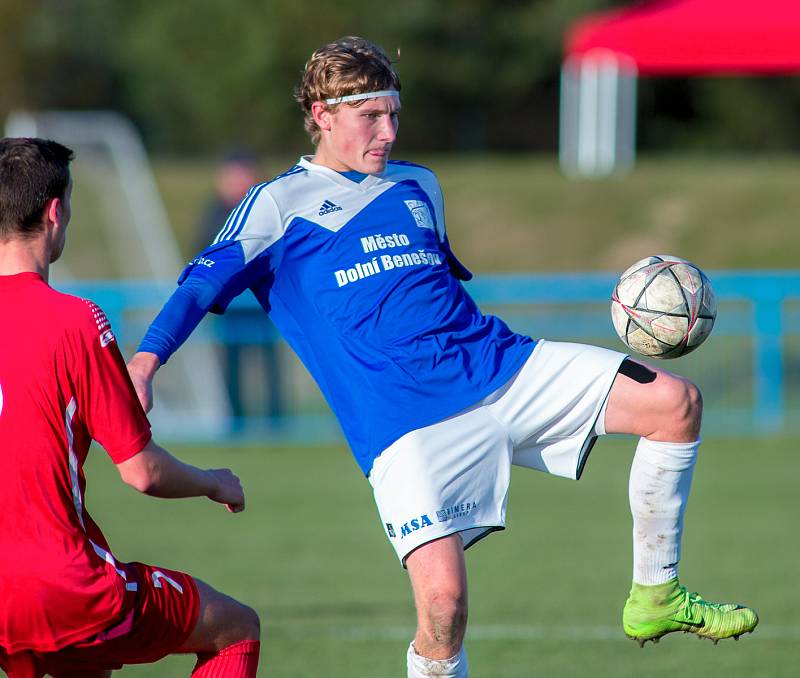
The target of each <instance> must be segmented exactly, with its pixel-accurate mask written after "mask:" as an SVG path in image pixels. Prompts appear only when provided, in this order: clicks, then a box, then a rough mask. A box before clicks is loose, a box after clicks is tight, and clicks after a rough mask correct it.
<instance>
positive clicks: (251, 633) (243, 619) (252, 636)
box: [237, 605, 261, 640]
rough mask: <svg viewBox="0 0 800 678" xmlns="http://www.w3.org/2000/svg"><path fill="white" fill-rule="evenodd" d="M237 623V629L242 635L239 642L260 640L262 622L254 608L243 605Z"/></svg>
mask: <svg viewBox="0 0 800 678" xmlns="http://www.w3.org/2000/svg"><path fill="white" fill-rule="evenodd" d="M237 621H238V623H237V629H238V632H239V634H240V635H241V637H240V638H239V640H258V639H259V638H260V637H261V620H260V619H259V617H258V613H257V612H256V611H255V610H254V609H253V608H252V607H248V606H247V605H242V606H241V610H240V612H239V614H238V620H237Z"/></svg>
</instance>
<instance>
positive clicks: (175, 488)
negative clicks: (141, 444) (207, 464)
mask: <svg viewBox="0 0 800 678" xmlns="http://www.w3.org/2000/svg"><path fill="white" fill-rule="evenodd" d="M117 468H118V469H119V472H120V475H121V476H122V479H123V480H124V481H125V482H126V483H127V484H129V485H131V486H132V487H133V488H135V489H136V490H138V491H139V492H142V493H143V494H148V495H150V496H153V497H162V498H166V499H177V498H181V497H208V496H211V495H212V494H213V493H214V492H215V490H216V483H215V480H214V477H213V475H212V474H210V473H209V472H208V471H204V470H203V469H200V468H197V467H196V466H191V465H190V464H185V463H184V462H182V461H180V460H179V459H177V458H175V457H173V456H172V455H171V454H170V453H169V452H167V451H166V450H164V449H163V448H161V447H159V446H158V445H156V444H155V443H154V442H152V441H151V442H150V443H148V444H147V446H146V447H145V448H144V449H143V450H142V451H141V452H139V454H137V455H135V456H134V457H132V458H131V459H129V460H127V461H125V462H122V463H121V464H118V466H117Z"/></svg>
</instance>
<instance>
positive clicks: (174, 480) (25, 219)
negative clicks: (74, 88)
mask: <svg viewBox="0 0 800 678" xmlns="http://www.w3.org/2000/svg"><path fill="white" fill-rule="evenodd" d="M72 157H73V153H72V151H71V150H69V149H68V148H65V147H64V146H62V145H60V144H58V143H56V142H53V141H47V140H42V139H2V140H0V467H2V469H3V471H2V473H0V668H2V669H3V670H5V671H6V673H7V674H8V675H9V676H10V677H11V678H39V677H40V676H44V675H45V674H48V675H52V676H56V677H57V678H68V677H71V676H82V677H83V678H100V677H101V676H102V677H105V676H110V674H111V671H112V670H113V669H117V668H120V667H121V666H122V665H123V664H132V663H149V662H154V661H157V660H159V659H161V658H162V657H164V656H166V655H168V654H172V653H195V654H197V655H198V661H197V664H196V665H195V667H194V670H193V672H192V676H195V677H196V678H203V677H207V678H211V677H212V676H213V677H214V678H217V677H219V678H226V677H231V678H233V677H240V676H242V677H251V676H255V675H256V667H257V664H258V653H259V640H258V639H259V621H258V617H257V615H256V613H255V612H254V611H253V610H252V609H250V608H249V607H247V606H245V605H242V604H241V603H239V602H237V601H235V600H234V599H232V598H230V597H228V596H226V595H224V594H222V593H220V592H218V591H216V590H214V589H213V588H211V587H210V586H208V585H207V584H204V583H203V582H201V581H199V580H197V579H194V578H193V577H191V576H190V575H188V574H185V573H183V572H177V571H174V570H168V569H165V568H161V567H154V566H151V565H145V564H142V563H135V562H131V563H122V562H119V561H118V560H116V558H115V557H114V556H113V555H112V551H111V548H110V547H109V545H108V543H107V542H106V539H105V537H103V534H102V532H101V531H100V529H99V528H98V526H97V524H96V523H95V522H94V521H93V520H92V518H91V517H90V516H89V514H88V513H87V512H86V509H85V507H84V505H83V497H84V491H85V486H86V480H85V477H84V474H83V464H84V462H85V460H86V456H87V454H88V452H89V444H90V443H91V441H92V440H95V441H97V442H98V443H100V444H101V445H102V446H103V447H104V448H105V450H106V452H107V453H108V454H109V456H110V457H111V459H112V460H113V461H114V463H115V464H116V466H117V469H118V471H119V473H120V476H121V478H122V480H123V481H124V482H126V483H127V484H129V485H131V486H132V487H134V488H135V489H137V490H139V491H140V492H144V493H145V494H149V495H152V496H156V497H193V496H206V497H208V498H209V499H211V500H213V501H216V502H219V503H222V504H225V505H226V506H227V507H228V509H229V510H230V511H232V512H238V511H241V510H243V509H244V493H243V491H242V487H241V484H240V482H239V479H238V478H237V477H236V476H235V475H234V474H233V473H232V472H231V471H230V470H229V469H208V470H203V469H200V468H196V467H194V466H189V465H187V464H184V463H182V462H181V461H179V460H178V459H176V458H175V457H173V456H171V455H170V454H169V453H168V452H166V451H165V450H163V449H162V448H160V447H159V446H158V445H156V444H155V443H154V442H153V441H152V439H151V434H150V425H149V423H148V421H147V418H146V416H145V414H144V411H143V410H142V408H141V406H140V405H139V401H138V399H137V397H136V393H135V391H134V389H133V386H132V385H131V383H130V380H129V378H128V375H127V372H126V369H125V363H124V361H123V359H122V356H121V354H120V351H119V349H118V347H117V344H116V341H115V339H114V334H113V332H112V330H111V328H110V326H109V323H108V320H107V319H106V317H105V315H104V314H103V312H102V311H101V310H100V309H99V308H98V307H97V306H95V305H94V304H93V303H91V302H89V301H86V300H83V299H78V298H76V297H72V296H69V295H65V294H60V293H59V292H56V291H55V290H53V289H52V288H51V287H50V286H49V285H48V282H47V281H48V272H49V265H50V264H51V263H52V262H54V261H55V260H56V259H58V257H59V256H60V255H61V252H62V250H63V248H64V242H65V236H66V229H67V224H68V222H69V219H70V194H71V190H72V184H71V179H70V172H69V163H70V161H71V160H72Z"/></svg>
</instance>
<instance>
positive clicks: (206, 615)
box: [178, 579, 261, 678]
mask: <svg viewBox="0 0 800 678" xmlns="http://www.w3.org/2000/svg"><path fill="white" fill-rule="evenodd" d="M195 584H196V585H197V590H198V593H199V594H200V612H199V614H198V618H197V626H196V627H195V629H194V631H192V633H191V635H190V636H189V637H188V638H187V639H186V641H185V642H184V643H183V645H182V646H181V647H180V648H179V649H178V652H186V653H189V652H191V653H194V654H197V664H196V665H195V667H194V670H193V671H192V676H193V678H212V677H213V678H255V675H256V669H257V668H258V656H259V651H260V647H261V645H260V642H259V635H260V625H259V619H258V615H257V614H256V613H255V611H254V610H253V609H251V608H250V607H248V606H247V605H243V604H242V603H240V602H239V601H237V600H234V599H233V598H231V597H230V596H227V595H225V594H224V593H220V592H219V591H217V590H216V589H214V588H212V587H211V586H209V585H208V584H206V583H204V582H202V581H200V580H199V579H195Z"/></svg>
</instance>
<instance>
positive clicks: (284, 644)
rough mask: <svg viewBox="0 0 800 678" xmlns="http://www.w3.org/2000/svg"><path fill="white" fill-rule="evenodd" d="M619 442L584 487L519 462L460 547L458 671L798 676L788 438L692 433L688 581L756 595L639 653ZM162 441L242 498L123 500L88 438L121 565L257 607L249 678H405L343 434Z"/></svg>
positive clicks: (398, 615) (169, 666)
mask: <svg viewBox="0 0 800 678" xmlns="http://www.w3.org/2000/svg"><path fill="white" fill-rule="evenodd" d="M633 444H634V441H633V440H632V439H627V438H621V437H620V438H616V439H614V438H611V439H608V440H606V441H602V442H601V443H600V444H598V446H597V447H596V448H595V451H594V452H593V456H592V458H591V460H590V461H589V464H588V467H587V472H586V475H585V476H584V478H583V479H582V480H581V481H580V482H579V483H574V482H570V481H566V480H562V479H557V478H549V477H547V476H545V475H543V474H539V473H536V472H533V471H526V470H523V469H516V470H515V472H514V474H513V476H512V487H511V496H510V500H509V513H508V529H507V530H506V531H505V532H503V533H499V534H496V535H492V536H491V537H489V538H488V539H486V540H485V541H483V542H481V543H480V544H478V545H476V546H475V547H474V548H473V549H471V550H470V551H469V552H468V555H467V560H468V565H469V570H470V630H469V632H468V635H467V647H468V650H469V657H470V665H471V673H470V675H472V676H475V678H523V677H524V678H529V677H531V676H555V677H564V678H571V677H576V678H577V677H581V678H585V677H587V676H592V677H597V678H605V677H614V678H627V677H630V678H633V677H636V678H659V677H662V676H663V677H667V676H669V677H673V676H675V675H681V676H685V677H686V678H690V677H694V676H708V677H710V678H715V677H717V676H725V677H726V678H738V677H742V678H745V677H746V678H756V677H758V678H761V677H766V678H790V677H795V676H797V675H798V668H797V667H798V665H800V621H798V618H797V617H794V616H793V613H794V612H795V611H796V610H795V606H796V605H797V600H798V598H797V588H796V582H797V574H798V566H797V562H798V559H799V558H800V547H798V543H797V527H796V525H797V519H798V517H799V515H800V514H799V512H798V503H797V491H796V482H797V478H798V477H799V476H800V458H798V455H797V441H796V440H791V439H774V440H773V439H769V440H731V441H726V440H721V439H709V440H707V441H706V442H705V443H704V446H703V448H701V459H700V462H699V465H698V469H697V473H696V476H695V485H694V489H693V495H692V499H691V501H690V504H689V512H688V516H687V525H686V532H685V539H684V558H683V563H682V569H681V572H682V579H683V581H684V582H685V583H686V584H687V585H688V586H689V587H691V588H692V589H699V590H700V592H701V593H702V594H703V595H704V596H706V597H707V598H709V599H711V600H719V599H723V598H729V599H731V600H734V601H737V602H744V603H748V604H751V605H753V606H754V607H755V608H756V609H757V610H758V612H759V614H760V616H761V625H760V626H759V628H758V629H757V631H756V633H755V634H753V635H752V636H746V637H745V638H743V639H742V640H741V641H740V642H738V643H734V642H733V641H727V642H724V643H720V644H719V645H718V646H716V647H715V646H714V645H712V644H711V643H709V642H698V641H697V640H696V639H694V638H690V637H688V636H684V635H682V634H681V635H672V636H668V637H667V638H665V639H664V640H663V641H662V642H661V643H660V644H659V645H651V644H648V645H647V646H646V647H645V648H644V649H643V650H642V649H639V647H638V646H637V645H636V644H635V643H633V642H631V641H629V640H627V639H625V638H624V636H623V634H622V631H621V627H620V614H621V608H622V604H623V602H624V600H625V596H626V594H627V589H628V587H629V585H630V517H629V514H628V506H627V475H628V473H627V470H628V466H629V463H630V457H631V452H632V449H633ZM173 451H174V452H175V453H177V454H179V455H180V456H181V457H183V458H184V459H186V460H187V461H190V462H193V463H195V464H199V465H203V466H222V465H230V466H231V467H232V468H234V469H235V470H236V471H237V472H238V473H239V475H240V476H241V477H242V479H243V482H244V485H245V489H246V491H247V492H248V505H247V510H246V511H245V512H244V513H242V514H239V515H230V514H228V513H227V512H226V511H225V510H224V509H222V508H221V507H218V506H216V505H214V504H212V503H211V502H208V501H205V500H200V499H194V500H184V501H165V500H154V499H151V498H148V497H144V496H141V495H138V494H136V492H134V491H133V490H130V489H128V488H127V487H125V486H124V485H122V483H121V482H120V481H119V479H118V478H117V476H116V472H115V470H114V467H113V466H112V465H111V463H110V462H109V461H108V460H107V459H106V458H105V455H104V454H103V452H102V450H100V449H95V450H94V451H93V453H92V455H91V456H90V461H89V463H88V465H87V476H88V481H89V489H88V492H87V501H86V504H87V507H88V509H89V511H90V512H91V513H92V515H93V516H94V517H95V518H96V519H97V520H98V522H99V523H100V524H101V525H102V526H103V528H104V530H105V532H106V535H107V537H108V538H109V540H110V542H111V544H112V547H113V549H114V551H115V553H116V555H117V556H118V557H119V558H121V559H123V560H134V559H136V560H144V561H147V562H153V563H156V564H159V565H162V566H166V567H174V568H179V569H185V570H188V571H190V572H191V573H193V574H195V575H196V576H198V577H200V578H202V579H204V580H206V581H207V582H209V583H210V584H212V585H214V586H216V587H218V588H220V589H221V590H224V591H226V592H228V593H230V594H232V595H234V596H236V597H237V598H240V599H241V600H243V601H246V602H248V603H249V604H251V605H253V606H254V607H255V608H256V609H257V610H258V612H259V613H260V615H261V618H262V628H263V639H264V644H263V653H262V663H261V667H262V668H261V671H260V675H264V676H275V677H276V678H278V677H280V678H308V677H309V676H321V677H324V678H345V677H347V678H354V677H359V678H361V677H362V676H363V677H366V676H375V677H379V678H394V677H398V678H399V677H401V676H405V668H404V666H405V664H404V662H405V650H406V647H407V645H408V642H409V640H410V638H411V637H412V634H413V620H414V612H413V607H412V602H411V597H410V592H409V589H408V585H407V581H406V574H405V572H404V571H403V570H402V569H401V568H400V567H399V565H398V563H397V562H396V560H395V556H394V553H393V551H392V550H391V548H390V546H389V544H388V542H387V541H386V540H385V537H384V536H383V532H382V530H381V527H380V525H379V523H378V520H377V512H376V511H375V508H374V504H373V502H372V496H371V492H370V487H369V484H368V483H367V482H366V481H365V480H364V479H363V478H362V477H361V476H360V473H359V471H358V469H357V467H356V465H355V463H354V462H353V461H352V459H351V458H350V455H349V452H348V451H347V450H346V448H345V447H344V446H343V445H340V446H319V447H286V448H257V447H252V448H241V447H237V448H231V449H221V448H214V447H204V448H189V447H178V448H175V449H174V450H173ZM191 666H192V658H190V657H175V658H169V659H167V660H165V661H163V662H161V663H159V664H157V665H153V666H143V667H128V668H125V669H123V670H122V671H121V672H119V674H115V675H124V676H130V677H131V678H133V677H135V676H141V677H146V676H152V677H155V676H158V677H161V678H163V677H172V676H176V677H177V676H186V675H188V674H189V671H190V669H191Z"/></svg>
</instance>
